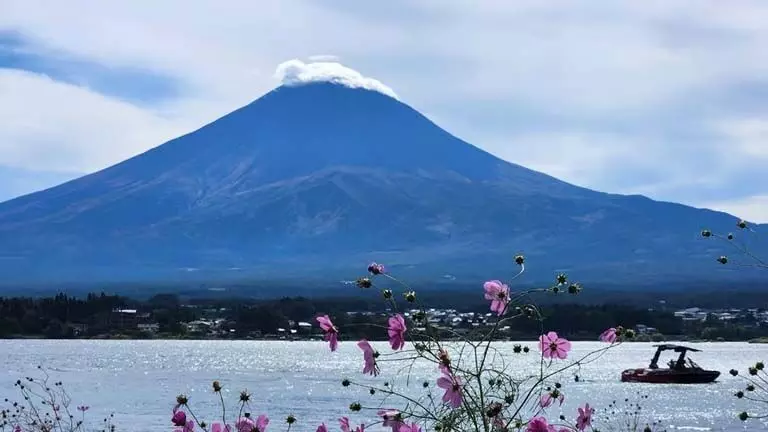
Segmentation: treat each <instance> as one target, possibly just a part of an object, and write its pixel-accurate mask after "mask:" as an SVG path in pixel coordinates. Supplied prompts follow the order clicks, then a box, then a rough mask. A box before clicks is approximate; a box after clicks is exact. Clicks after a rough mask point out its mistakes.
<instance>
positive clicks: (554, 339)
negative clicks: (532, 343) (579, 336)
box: [539, 332, 571, 360]
mask: <svg viewBox="0 0 768 432" xmlns="http://www.w3.org/2000/svg"><path fill="white" fill-rule="evenodd" d="M539 348H540V349H541V355H542V356H543V357H544V358H552V359H554V358H559V359H561V360H562V359H565V358H568V351H570V350H571V343H570V342H568V340H566V339H563V338H561V337H559V336H558V335H557V333H555V332H549V333H547V334H545V335H542V336H541V338H539Z"/></svg>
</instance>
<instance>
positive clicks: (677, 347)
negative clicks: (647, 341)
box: [653, 344, 701, 353]
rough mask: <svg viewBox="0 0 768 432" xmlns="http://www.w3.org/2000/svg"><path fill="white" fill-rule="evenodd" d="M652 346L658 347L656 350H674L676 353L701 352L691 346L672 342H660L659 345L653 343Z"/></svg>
mask: <svg viewBox="0 0 768 432" xmlns="http://www.w3.org/2000/svg"><path fill="white" fill-rule="evenodd" d="M653 347H654V348H658V351H674V352H678V353H684V352H686V351H692V352H701V350H697V349H696V348H691V347H687V346H682V345H674V344H661V345H654V346H653Z"/></svg>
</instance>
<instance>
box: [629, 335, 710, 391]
mask: <svg viewBox="0 0 768 432" xmlns="http://www.w3.org/2000/svg"><path fill="white" fill-rule="evenodd" d="M654 348H656V354H654V356H653V359H651V364H650V365H648V367H647V368H639V369H627V370H625V371H624V372H622V373H621V380H622V381H623V382H643V383H657V384H703V383H711V382H713V381H714V380H716V379H717V378H718V377H719V376H720V372H718V371H712V370H705V369H703V368H701V367H700V366H699V365H697V364H696V363H694V361H693V360H691V359H690V358H687V359H686V355H687V354H688V352H701V350H697V349H695V348H690V347H686V346H682V345H672V344H663V345H654ZM664 351H673V352H676V353H679V354H680V356H679V357H678V358H677V360H674V359H673V360H670V361H669V363H667V367H666V368H659V357H660V356H661V353H662V352H664Z"/></svg>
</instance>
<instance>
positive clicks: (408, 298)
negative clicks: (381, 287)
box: [404, 291, 416, 303]
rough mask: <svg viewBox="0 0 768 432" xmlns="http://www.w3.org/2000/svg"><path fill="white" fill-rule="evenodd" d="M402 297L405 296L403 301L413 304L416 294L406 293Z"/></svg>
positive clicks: (412, 292)
mask: <svg viewBox="0 0 768 432" xmlns="http://www.w3.org/2000/svg"><path fill="white" fill-rule="evenodd" d="M404 296H405V300H406V301H408V302H409V303H413V302H415V301H416V292H414V291H408V292H407V293H405V294H404Z"/></svg>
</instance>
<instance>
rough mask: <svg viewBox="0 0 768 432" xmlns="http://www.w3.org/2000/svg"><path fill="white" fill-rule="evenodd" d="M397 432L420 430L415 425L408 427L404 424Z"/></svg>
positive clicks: (417, 431)
mask: <svg viewBox="0 0 768 432" xmlns="http://www.w3.org/2000/svg"><path fill="white" fill-rule="evenodd" d="M398 432H421V428H420V427H419V425H417V424H416V423H411V425H410V426H408V425H407V424H404V425H402V426H400V430H398Z"/></svg>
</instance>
